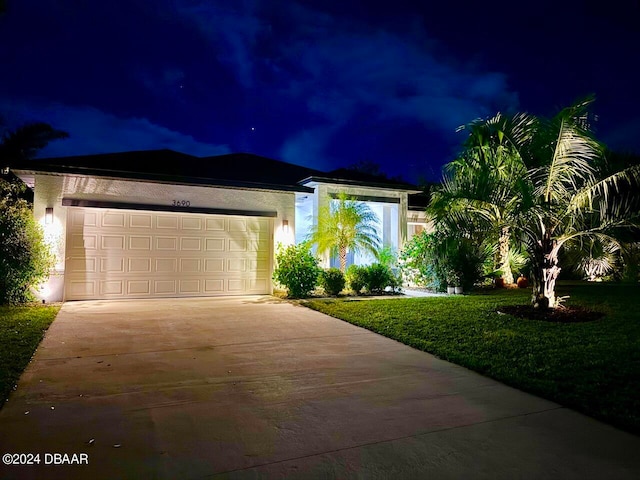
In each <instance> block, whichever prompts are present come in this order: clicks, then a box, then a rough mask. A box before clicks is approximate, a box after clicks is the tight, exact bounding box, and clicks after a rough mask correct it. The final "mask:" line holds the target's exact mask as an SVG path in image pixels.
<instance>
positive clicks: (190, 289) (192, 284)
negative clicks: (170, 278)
mask: <svg viewBox="0 0 640 480" xmlns="http://www.w3.org/2000/svg"><path fill="white" fill-rule="evenodd" d="M179 286H180V288H179V291H180V293H182V294H185V293H188V294H193V295H197V294H198V293H200V280H180V281H179Z"/></svg>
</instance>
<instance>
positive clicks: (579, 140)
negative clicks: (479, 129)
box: [452, 97, 640, 308]
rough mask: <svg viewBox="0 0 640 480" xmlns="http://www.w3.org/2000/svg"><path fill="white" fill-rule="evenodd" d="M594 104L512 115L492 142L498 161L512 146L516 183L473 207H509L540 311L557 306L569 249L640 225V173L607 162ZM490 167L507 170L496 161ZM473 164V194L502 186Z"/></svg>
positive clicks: (510, 222)
mask: <svg viewBox="0 0 640 480" xmlns="http://www.w3.org/2000/svg"><path fill="white" fill-rule="evenodd" d="M592 102H593V98H592V97H589V98H587V99H585V100H582V101H578V102H576V103H574V104H573V105H571V106H570V107H567V108H565V109H563V110H561V111H560V112H559V113H558V114H557V115H555V116H554V117H552V118H550V119H547V118H542V117H535V116H533V115H529V114H527V113H518V114H515V115H513V116H510V117H508V120H507V121H505V122H504V123H503V124H502V126H503V127H504V128H501V129H500V130H499V133H498V134H496V135H492V136H489V140H488V141H489V144H490V147H489V148H488V149H486V151H487V152H489V153H490V154H491V155H496V152H497V151H498V147H499V145H501V144H503V143H504V144H506V145H508V151H509V155H508V156H509V162H513V164H510V166H509V170H510V171H511V172H513V175H514V177H513V178H512V180H511V181H510V182H508V183H507V184H506V186H505V188H504V192H503V193H504V196H503V193H501V191H500V189H499V190H498V192H493V191H492V192H491V193H488V194H487V192H484V193H485V195H488V197H482V198H481V199H480V200H478V199H474V201H476V200H477V201H478V204H480V203H481V201H482V200H484V199H486V198H490V199H495V198H498V199H503V201H504V200H507V201H508V205H509V208H508V210H506V211H508V215H506V216H505V217H504V218H503V221H504V224H503V225H504V227H507V228H508V229H509V232H515V233H516V234H517V236H518V237H519V238H522V241H523V243H524V246H525V249H526V252H527V254H528V256H529V260H530V263H531V268H530V275H531V280H532V282H531V284H532V289H533V292H532V304H533V306H534V307H537V308H554V307H557V306H558V299H557V298H556V296H555V285H556V280H557V278H558V274H559V273H560V269H561V268H560V265H559V257H558V255H559V253H560V251H561V249H562V248H563V247H564V246H565V245H569V244H570V243H571V242H576V241H579V240H583V239H587V238H597V239H600V240H602V241H612V242H617V240H616V236H617V234H618V233H619V232H620V231H621V230H622V229H628V228H633V227H634V226H637V224H638V218H639V211H638V208H637V206H638V194H637V192H638V191H639V190H640V189H639V188H638V186H640V167H639V166H638V165H632V166H630V167H627V168H623V169H621V170H617V169H616V168H614V167H613V166H612V165H610V164H608V162H607V159H606V156H605V154H604V147H603V146H602V145H601V144H600V143H599V142H598V141H596V140H595V138H594V137H593V135H592V133H591V131H590V129H589V122H588V120H589V116H588V108H589V106H590V104H591V103H592ZM494 118H495V117H494ZM485 123H488V124H489V123H491V119H490V120H488V121H485ZM487 127H488V126H487ZM496 142H497V143H496ZM474 158H475V157H474ZM487 161H488V162H490V164H491V165H499V164H500V161H499V159H495V158H494V159H489V160H487ZM467 166H468V168H469V169H470V172H469V174H468V176H467V177H466V178H467V179H468V181H470V182H474V181H475V182H477V184H478V185H477V186H476V185H473V184H472V186H471V187H470V189H471V190H472V191H473V189H474V188H476V187H477V188H478V189H480V190H481V188H480V186H485V185H486V187H487V188H495V184H496V178H495V176H490V178H489V180H485V179H484V176H485V175H487V174H486V173H485V172H484V170H482V168H478V167H476V166H475V165H474V164H473V163H470V164H468V165H467ZM475 172H477V175H476V174H475ZM498 184H500V182H498ZM489 203H490V204H494V203H496V202H495V201H492V202H489ZM471 205H472V207H471V208H473V206H474V205H475V204H471ZM491 206H492V205H489V206H486V207H484V210H483V209H481V208H478V215H477V218H482V217H483V216H484V217H489V216H490V215H489V214H488V213H486V212H488V211H491ZM452 210H453V209H452ZM461 218H462V219H465V218H466V217H465V216H462V217H461ZM479 224H481V223H479Z"/></svg>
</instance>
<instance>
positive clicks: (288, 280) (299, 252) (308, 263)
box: [273, 243, 321, 298]
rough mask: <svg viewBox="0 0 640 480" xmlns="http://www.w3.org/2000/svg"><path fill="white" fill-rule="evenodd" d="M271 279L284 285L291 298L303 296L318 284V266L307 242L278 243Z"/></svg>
mask: <svg viewBox="0 0 640 480" xmlns="http://www.w3.org/2000/svg"><path fill="white" fill-rule="evenodd" d="M276 264H277V266H276V268H275V270H274V272H273V279H274V280H275V281H276V282H278V283H279V284H280V285H282V286H283V287H285V288H286V289H287V291H288V295H289V296H290V297H292V298H304V297H308V296H309V294H310V293H311V292H312V291H313V289H314V288H316V285H318V276H319V275H320V271H321V269H320V267H319V266H318V259H317V258H316V257H315V256H314V255H313V254H312V253H311V251H310V248H309V244H307V243H301V244H299V245H288V246H286V247H284V246H282V245H278V250H277V252H276Z"/></svg>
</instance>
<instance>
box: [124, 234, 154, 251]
mask: <svg viewBox="0 0 640 480" xmlns="http://www.w3.org/2000/svg"><path fill="white" fill-rule="evenodd" d="M151 245H152V243H151V236H144V237H142V236H131V237H129V249H130V250H151Z"/></svg>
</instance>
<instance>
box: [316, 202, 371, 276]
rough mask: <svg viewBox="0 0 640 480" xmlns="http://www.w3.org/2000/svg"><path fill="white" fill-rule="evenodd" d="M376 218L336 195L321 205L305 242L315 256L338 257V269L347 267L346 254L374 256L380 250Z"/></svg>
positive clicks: (358, 204)
mask: <svg viewBox="0 0 640 480" xmlns="http://www.w3.org/2000/svg"><path fill="white" fill-rule="evenodd" d="M378 228H379V221H378V216H377V215H376V214H375V213H374V212H373V211H372V210H371V209H370V208H369V206H368V205H367V204H366V203H363V202H358V201H356V200H354V199H352V198H350V197H348V196H347V195H346V194H345V193H340V194H339V195H338V198H337V199H336V201H335V202H330V203H329V204H326V205H323V206H321V207H320V209H319V211H318V219H317V222H316V223H315V224H314V225H313V226H312V227H311V231H310V233H309V235H308V240H309V241H310V242H311V243H312V244H315V245H316V247H317V251H318V253H327V252H329V253H330V254H331V255H338V256H339V258H340V270H341V271H342V272H343V273H344V272H345V270H346V268H347V251H348V250H351V251H353V252H369V253H371V254H373V255H374V256H376V257H377V252H378V249H379V247H380V237H379V236H378Z"/></svg>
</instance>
